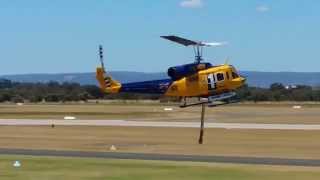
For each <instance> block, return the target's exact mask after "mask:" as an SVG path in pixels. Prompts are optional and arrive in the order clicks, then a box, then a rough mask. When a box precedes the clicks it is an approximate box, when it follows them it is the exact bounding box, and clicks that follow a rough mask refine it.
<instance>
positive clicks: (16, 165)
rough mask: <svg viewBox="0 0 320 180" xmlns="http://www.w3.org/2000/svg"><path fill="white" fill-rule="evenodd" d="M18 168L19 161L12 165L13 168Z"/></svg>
mask: <svg viewBox="0 0 320 180" xmlns="http://www.w3.org/2000/svg"><path fill="white" fill-rule="evenodd" d="M20 166H21V163H20V161H14V163H13V167H16V168H18V167H20Z"/></svg>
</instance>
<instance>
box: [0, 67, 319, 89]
mask: <svg viewBox="0 0 320 180" xmlns="http://www.w3.org/2000/svg"><path fill="white" fill-rule="evenodd" d="M110 74H112V76H113V77H114V78H115V79H117V80H119V81H121V82H123V83H127V82H135V81H147V80H155V79H164V78H168V77H167V75H166V73H143V72H126V71H114V72H111V73H110ZM241 75H244V76H245V77H246V78H247V83H248V84H249V86H256V87H269V86H270V84H272V83H275V82H279V83H282V84H284V85H289V84H291V85H292V84H301V85H302V84H303V85H310V86H320V72H319V73H304V72H255V71H241ZM0 78H5V79H9V80H12V81H17V82H48V81H57V82H77V83H80V84H82V85H85V84H96V79H95V73H64V74H21V75H3V76H0Z"/></svg>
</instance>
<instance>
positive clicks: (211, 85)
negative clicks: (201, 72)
mask: <svg viewBox="0 0 320 180" xmlns="http://www.w3.org/2000/svg"><path fill="white" fill-rule="evenodd" d="M216 86H217V84H216V78H215V76H214V75H213V74H208V90H209V91H211V90H214V89H216Z"/></svg>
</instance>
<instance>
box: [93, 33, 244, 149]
mask: <svg viewBox="0 0 320 180" xmlns="http://www.w3.org/2000/svg"><path fill="white" fill-rule="evenodd" d="M160 37H161V38H164V39H166V40H169V41H172V42H175V43H178V44H181V45H184V46H192V47H193V50H194V53H195V61H194V62H193V63H190V64H184V65H179V66H174V67H169V69H168V72H167V74H168V76H169V77H170V78H168V79H161V80H152V81H143V82H133V83H123V84H122V83H120V82H119V81H117V80H114V79H113V78H112V77H111V75H109V74H108V73H107V72H106V70H105V67H104V61H103V48H102V46H101V45H100V46H99V55H100V63H101V66H100V67H97V69H96V78H97V80H98V83H99V86H100V88H101V90H102V91H103V92H104V93H107V94H114V93H120V92H126V93H148V94H150V93H156V94H163V95H164V96H173V97H179V98H181V99H182V103H181V105H180V107H181V108H185V107H190V106H196V105H201V106H202V109H201V125H200V136H199V141H198V142H199V144H203V134H204V116H205V107H206V106H208V107H215V106H217V105H225V104H229V103H230V102H231V101H229V100H230V99H231V98H232V97H234V96H236V93H235V90H236V89H238V88H240V87H241V86H243V85H244V84H245V81H246V79H245V78H244V77H241V76H240V75H239V73H238V72H237V70H236V69H235V67H234V66H232V65H229V64H222V65H212V64H211V63H209V62H203V61H204V59H203V57H202V54H203V48H204V47H217V46H223V45H225V44H226V43H223V42H213V43H207V42H202V41H193V40H189V39H186V38H182V37H179V36H175V35H169V36H160ZM194 97H197V99H198V101H197V102H192V103H188V102H187V98H194ZM216 102H224V103H218V104H217V103H216Z"/></svg>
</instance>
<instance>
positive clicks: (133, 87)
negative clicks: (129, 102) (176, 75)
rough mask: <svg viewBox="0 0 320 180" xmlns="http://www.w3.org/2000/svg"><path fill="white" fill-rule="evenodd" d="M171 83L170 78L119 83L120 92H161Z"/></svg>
mask: <svg viewBox="0 0 320 180" xmlns="http://www.w3.org/2000/svg"><path fill="white" fill-rule="evenodd" d="M171 83H172V80H171V79H162V80H153V81H143V82H133V83H126V84H122V85H121V89H120V92H132V93H150V94H162V93H165V92H166V91H167V89H168V88H169V86H170V85H171Z"/></svg>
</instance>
